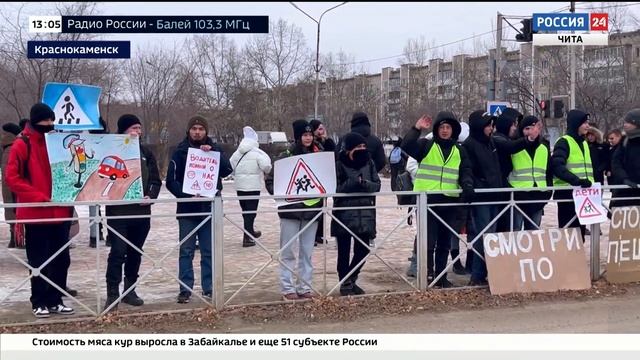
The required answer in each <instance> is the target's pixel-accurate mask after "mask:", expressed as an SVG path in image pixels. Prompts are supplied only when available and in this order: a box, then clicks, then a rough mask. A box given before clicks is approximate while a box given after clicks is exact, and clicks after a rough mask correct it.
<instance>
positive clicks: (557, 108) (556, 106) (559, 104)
mask: <svg viewBox="0 0 640 360" xmlns="http://www.w3.org/2000/svg"><path fill="white" fill-rule="evenodd" d="M563 116H564V101H562V100H554V102H553V117H554V118H556V119H558V118H561V117H563Z"/></svg>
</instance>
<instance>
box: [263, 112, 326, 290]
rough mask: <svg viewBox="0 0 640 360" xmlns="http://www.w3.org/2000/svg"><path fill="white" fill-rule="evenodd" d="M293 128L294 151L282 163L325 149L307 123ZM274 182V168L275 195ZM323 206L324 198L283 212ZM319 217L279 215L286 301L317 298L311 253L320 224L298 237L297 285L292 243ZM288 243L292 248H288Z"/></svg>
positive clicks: (270, 182)
mask: <svg viewBox="0 0 640 360" xmlns="http://www.w3.org/2000/svg"><path fill="white" fill-rule="evenodd" d="M292 125H293V138H294V141H295V142H294V144H293V146H292V147H291V148H289V149H287V150H286V151H284V152H283V153H281V154H280V155H279V156H278V160H280V159H284V158H286V157H289V156H296V155H303V154H310V153H315V152H321V151H322V150H323V149H322V146H321V145H320V144H318V143H317V142H315V141H314V139H313V129H312V128H311V125H310V124H309V123H308V122H307V120H304V119H300V120H296V121H294V122H293V124H292ZM274 168H275V166H274ZM273 182H274V169H271V172H270V173H269V175H268V176H267V177H266V178H265V185H266V187H267V191H268V192H269V194H271V195H273ZM321 207H322V199H307V200H305V201H303V202H301V203H296V204H290V205H284V206H281V207H280V208H279V209H282V210H291V209H308V208H321ZM317 214H318V211H297V212H278V217H280V248H281V250H280V251H281V253H280V254H281V259H282V263H284V264H286V266H284V265H282V264H280V290H281V292H282V296H283V299H284V300H298V299H309V298H312V297H313V294H312V290H311V287H310V286H309V285H310V284H311V281H312V276H313V264H312V263H311V254H312V253H313V245H314V243H315V237H316V230H317V226H318V222H317V221H314V222H313V224H311V225H309V227H308V228H307V229H306V230H305V231H303V232H302V233H301V234H300V235H299V236H298V240H299V246H298V282H297V284H296V283H295V282H294V276H293V273H292V272H291V270H289V269H295V268H296V256H295V254H294V251H293V250H294V246H293V245H294V244H293V242H290V240H291V238H293V236H294V235H295V234H296V233H298V231H300V230H301V229H302V228H303V227H305V226H307V224H308V223H309V221H310V220H311V219H313V218H314V217H315V216H316V215H317ZM287 244H288V246H286V247H285V245H287Z"/></svg>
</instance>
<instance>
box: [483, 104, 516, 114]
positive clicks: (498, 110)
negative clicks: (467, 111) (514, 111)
mask: <svg viewBox="0 0 640 360" xmlns="http://www.w3.org/2000/svg"><path fill="white" fill-rule="evenodd" d="M508 107H511V104H510V103H508V102H505V101H487V112H488V113H489V114H491V115H493V116H500V114H502V112H503V111H504V109H506V108H508Z"/></svg>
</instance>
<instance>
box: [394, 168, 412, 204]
mask: <svg viewBox="0 0 640 360" xmlns="http://www.w3.org/2000/svg"><path fill="white" fill-rule="evenodd" d="M395 181H396V183H395V188H396V191H413V181H412V180H411V174H410V173H409V172H408V171H405V172H403V173H402V174H398V176H397V177H396V180H395ZM396 196H397V197H398V205H415V204H416V201H417V199H416V196H415V195H396Z"/></svg>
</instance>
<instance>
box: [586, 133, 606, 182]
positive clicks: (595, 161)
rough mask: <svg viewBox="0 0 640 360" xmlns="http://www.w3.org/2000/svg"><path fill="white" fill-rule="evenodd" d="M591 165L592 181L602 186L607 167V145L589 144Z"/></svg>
mask: <svg viewBox="0 0 640 360" xmlns="http://www.w3.org/2000/svg"><path fill="white" fill-rule="evenodd" d="M589 153H590V154H591V165H592V166H593V179H594V180H595V181H596V182H599V183H601V184H604V173H605V171H607V168H608V167H609V163H610V161H611V160H610V159H609V144H605V143H589Z"/></svg>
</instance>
